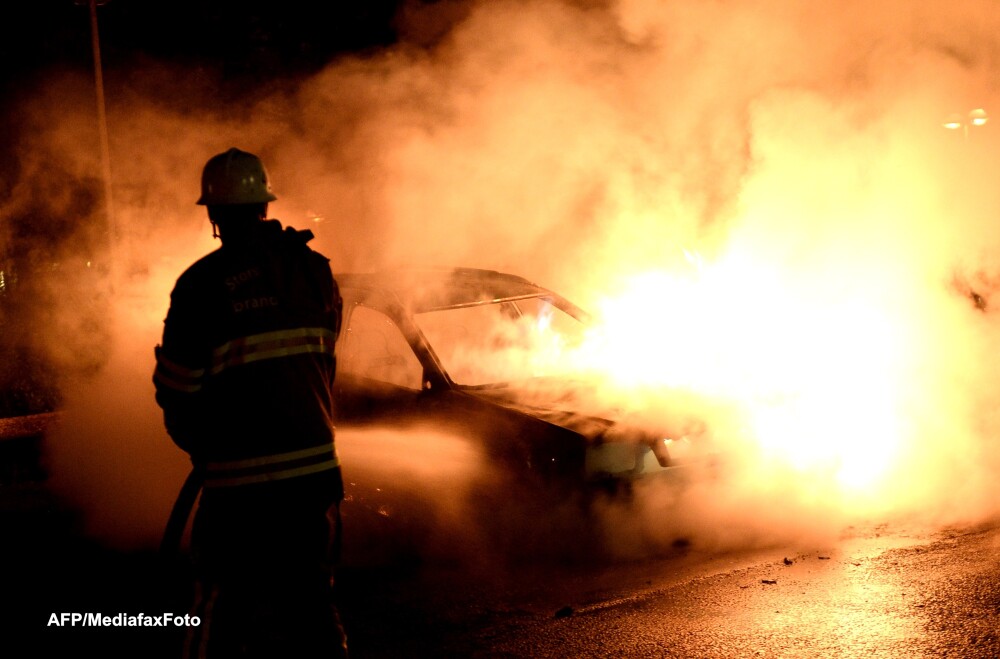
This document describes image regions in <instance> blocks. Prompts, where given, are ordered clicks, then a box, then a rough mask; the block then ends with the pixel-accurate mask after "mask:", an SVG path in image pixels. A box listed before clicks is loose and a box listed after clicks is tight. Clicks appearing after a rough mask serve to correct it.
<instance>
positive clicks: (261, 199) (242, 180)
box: [196, 148, 277, 206]
mask: <svg viewBox="0 0 1000 659" xmlns="http://www.w3.org/2000/svg"><path fill="white" fill-rule="evenodd" d="M275 199H277V197H275V196H274V193H273V192H271V179H270V178H269V177H268V175H267V169H265V168H264V163H263V161H262V160H261V159H260V158H258V157H257V156H255V155H254V154H252V153H247V152H246V151H240V150H239V149H236V148H233V149H229V150H228V151H226V152H225V153H220V154H218V155H216V156H213V157H212V158H211V159H209V161H208V162H207V163H205V169H204V171H202V174H201V197H199V199H198V201H197V202H196V203H198V204H201V205H202V206H229V205H234V204H257V203H266V202H269V201H274V200H275Z"/></svg>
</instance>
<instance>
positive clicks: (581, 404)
mask: <svg viewBox="0 0 1000 659" xmlns="http://www.w3.org/2000/svg"><path fill="white" fill-rule="evenodd" d="M463 391H464V392H465V393H466V394H468V395H470V396H473V397H475V398H478V399H480V400H483V401H486V402H488V403H490V404H493V405H499V406H502V407H505V408H508V409H512V410H515V411H517V412H520V413H522V414H525V415H527V416H530V417H534V418H536V419H539V420H541V421H545V422H546V423H550V424H552V425H555V426H559V427H561V428H566V429H567V430H571V431H573V432H575V433H577V434H579V435H581V436H583V437H585V438H587V439H589V440H597V439H599V438H601V437H603V436H604V435H605V434H606V433H607V432H608V431H609V430H610V429H611V428H613V427H615V426H617V425H618V424H619V423H620V422H621V421H622V411H621V410H620V409H618V408H615V407H612V406H608V405H606V404H601V403H599V402H597V396H596V391H597V389H596V387H592V386H588V385H585V384H582V383H577V382H571V381H565V382H553V381H547V382H545V383H544V384H540V383H536V382H532V383H529V384H525V385H518V386H515V385H506V386H502V387H488V388H472V387H470V388H466V389H463Z"/></svg>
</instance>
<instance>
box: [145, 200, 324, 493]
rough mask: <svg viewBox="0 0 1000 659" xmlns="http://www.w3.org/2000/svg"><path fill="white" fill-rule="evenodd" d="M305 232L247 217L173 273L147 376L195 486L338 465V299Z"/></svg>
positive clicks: (284, 475) (317, 470)
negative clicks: (246, 228)
mask: <svg viewBox="0 0 1000 659" xmlns="http://www.w3.org/2000/svg"><path fill="white" fill-rule="evenodd" d="M312 237H313V236H312V232H310V231H297V230H295V229H292V228H286V229H282V227H281V224H280V222H278V221H277V220H267V221H263V222H260V223H259V224H255V225H254V226H253V229H252V230H251V231H250V232H249V233H248V235H246V236H240V237H239V240H235V239H234V240H227V242H225V243H224V244H223V246H222V247H220V248H219V249H217V250H216V251H214V252H212V253H211V254H208V255H207V256H205V257H204V258H202V259H201V260H199V261H197V262H196V263H194V264H193V265H192V266H191V267H190V268H188V269H187V270H186V271H185V272H184V273H183V274H182V275H181V276H180V277H179V278H178V280H177V283H176V285H175V287H174V290H173V292H172V293H171V297H170V310H169V312H168V314H167V317H166V320H165V321H164V329H163V341H162V344H161V345H159V346H157V347H156V369H155V372H154V375H153V381H154V383H155V385H156V400H157V402H158V403H159V405H160V406H161V407H162V408H163V413H164V422H165V425H166V428H167V432H168V433H169V434H170V436H171V438H172V439H173V440H174V442H175V443H176V444H177V445H178V446H180V447H181V448H182V449H184V450H185V451H187V452H188V453H189V454H190V455H191V458H192V461H193V462H194V464H195V466H196V467H198V468H200V469H201V470H202V473H203V476H204V486H205V488H206V490H209V489H212V488H227V487H232V486H241V485H248V484H255V483H266V482H269V481H278V480H287V479H291V478H295V477H299V476H305V475H309V474H318V473H320V472H324V471H330V470H337V471H339V469H337V468H338V466H339V462H338V460H337V455H336V451H335V449H334V444H333V439H334V429H333V418H332V413H333V403H332V400H331V389H332V387H331V385H332V382H333V377H334V373H335V369H336V361H335V356H334V344H335V342H336V340H337V335H338V333H339V332H340V318H341V299H340V295H339V292H338V289H337V284H336V282H335V280H334V278H333V275H332V274H331V271H330V265H329V262H328V260H327V259H326V257H324V256H323V255H321V254H319V253H317V252H315V251H313V250H312V249H310V248H309V247H308V246H307V244H306V243H307V242H308V241H309V240H311V239H312Z"/></svg>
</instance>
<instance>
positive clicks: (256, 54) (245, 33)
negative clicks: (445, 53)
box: [0, 0, 402, 94]
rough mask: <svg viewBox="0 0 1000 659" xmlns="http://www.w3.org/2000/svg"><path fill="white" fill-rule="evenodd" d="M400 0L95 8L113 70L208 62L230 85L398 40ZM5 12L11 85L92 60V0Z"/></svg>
mask: <svg viewBox="0 0 1000 659" xmlns="http://www.w3.org/2000/svg"><path fill="white" fill-rule="evenodd" d="M81 2H83V3H84V4H82V5H81V4H79V3H81ZM401 4H402V3H401V2H399V1H398V0H366V1H365V2H351V3H341V2H314V1H310V0H283V1H282V2H274V1H270V2H262V1H243V2H234V1H232V0H214V1H211V0H210V1H203V0H174V1H172V2H150V1H148V0H110V1H109V2H106V4H103V5H101V6H99V7H98V9H97V13H98V25H99V33H100V45H101V55H102V63H103V66H104V68H105V75H106V76H114V75H115V72H116V71H119V70H122V69H127V68H130V67H133V66H135V65H136V64H137V63H140V62H143V61H154V62H166V63H171V64H179V65H190V66H192V67H199V68H209V69H212V70H214V71H217V72H218V73H219V74H220V75H221V76H222V78H223V79H224V80H225V81H226V83H227V84H233V85H239V84H242V83H245V82H250V81H258V82H259V81H261V80H268V79H272V78H275V77H281V76H287V75H290V74H296V73H308V72H311V71H314V70H316V69H318V68H320V67H322V65H323V64H324V63H326V62H328V61H329V60H330V59H331V58H334V57H336V56H337V55H339V54H343V53H347V52H363V51H364V50H366V49H371V48H378V47H380V46H384V45H387V44H391V43H393V42H394V41H395V39H396V32H395V28H394V16H395V15H396V13H397V10H398V9H399V8H400V5H401ZM8 20H11V21H12V22H11V23H8V26H9V28H8V29H9V32H10V34H11V37H10V38H7V39H5V40H4V42H3V44H2V45H0V49H2V50H0V52H2V53H3V60H4V62H5V66H4V69H3V73H2V76H3V78H2V82H3V84H4V87H5V92H6V94H17V92H18V89H19V88H23V86H24V85H30V84H31V82H32V80H36V79H38V77H39V76H40V75H42V74H43V73H45V72H48V71H57V70H66V69H69V70H79V69H80V68H81V67H83V68H87V69H89V68H92V67H93V60H92V51H91V34H90V17H89V8H88V6H87V5H86V4H85V0H34V1H32V2H26V3H21V4H19V5H18V7H17V17H16V18H13V19H8Z"/></svg>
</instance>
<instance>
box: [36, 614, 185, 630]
mask: <svg viewBox="0 0 1000 659" xmlns="http://www.w3.org/2000/svg"><path fill="white" fill-rule="evenodd" d="M199 625H201V618H199V617H198V616H192V615H189V614H184V615H178V614H176V613H161V614H159V615H146V614H145V613H136V614H129V613H116V614H114V615H105V614H102V613H52V614H50V615H49V623H48V625H47V626H48V627H198V626H199Z"/></svg>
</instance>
